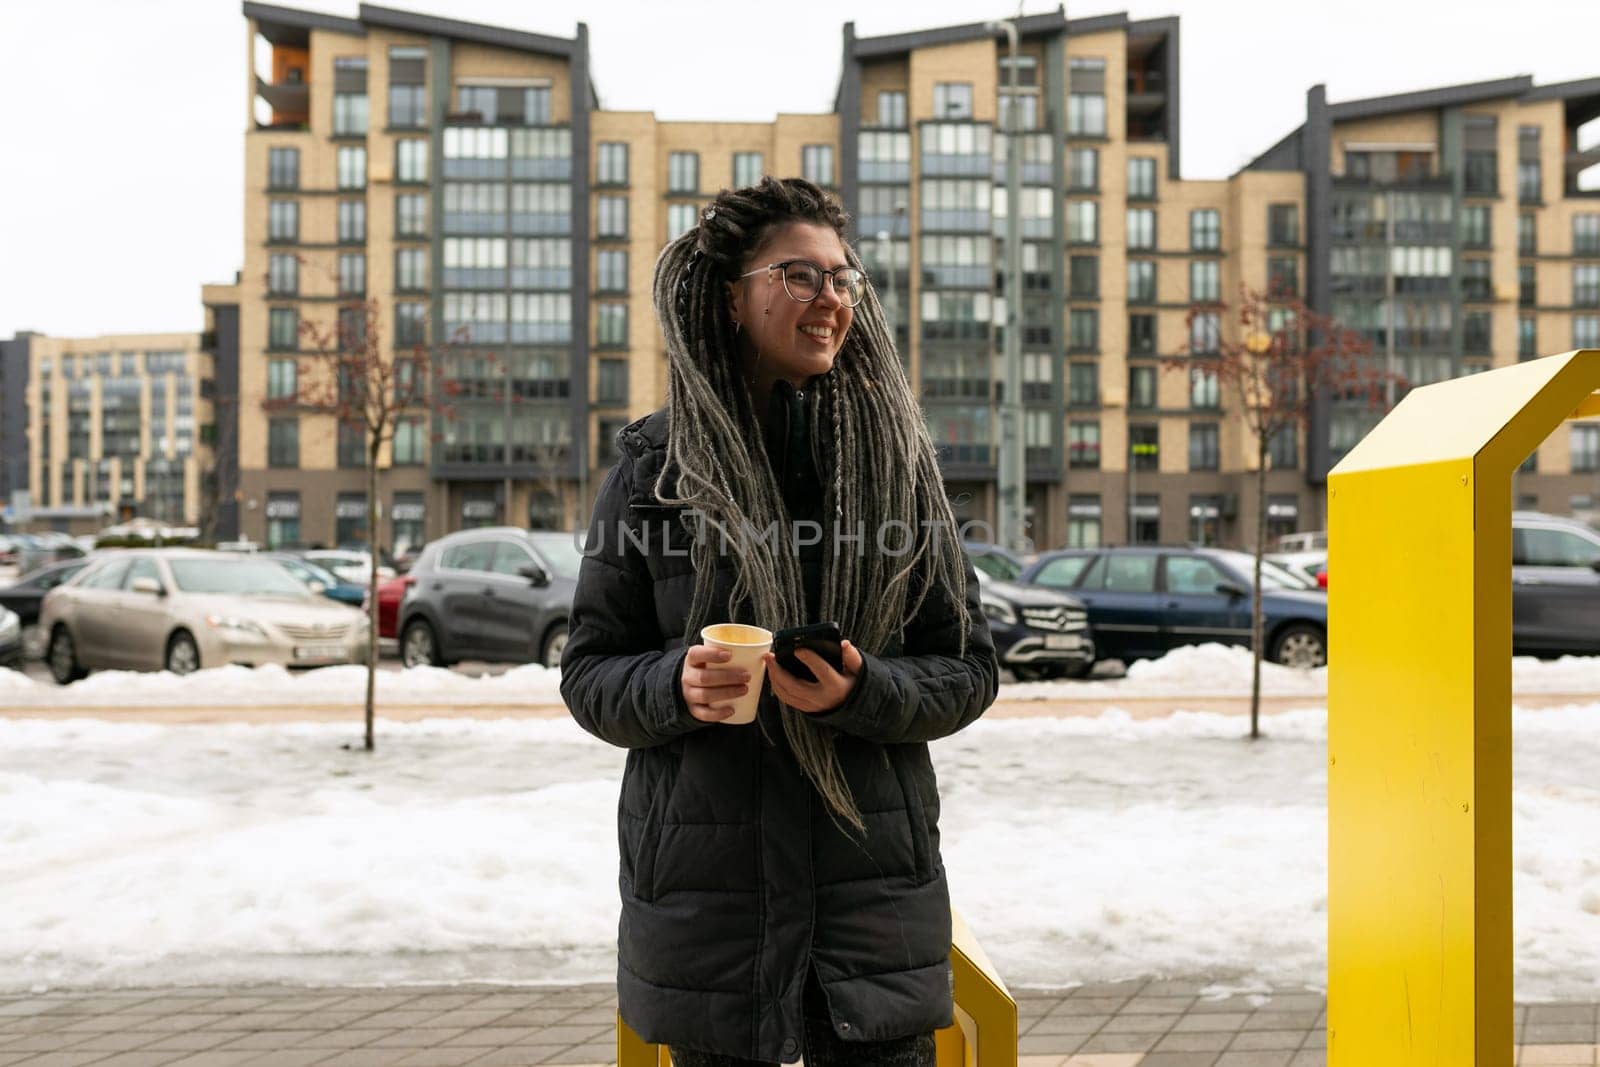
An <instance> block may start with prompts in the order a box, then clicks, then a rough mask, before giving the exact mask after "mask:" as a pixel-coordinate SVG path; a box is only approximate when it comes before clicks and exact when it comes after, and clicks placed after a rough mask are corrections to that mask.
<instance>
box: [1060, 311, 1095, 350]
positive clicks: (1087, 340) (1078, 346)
mask: <svg viewBox="0 0 1600 1067" xmlns="http://www.w3.org/2000/svg"><path fill="white" fill-rule="evenodd" d="M1067 327H1068V328H1067V348H1068V349H1069V350H1070V351H1073V352H1095V351H1098V350H1099V348H1100V312H1099V311H1097V310H1096V309H1094V308H1072V309H1071V310H1070V311H1068V312H1067Z"/></svg>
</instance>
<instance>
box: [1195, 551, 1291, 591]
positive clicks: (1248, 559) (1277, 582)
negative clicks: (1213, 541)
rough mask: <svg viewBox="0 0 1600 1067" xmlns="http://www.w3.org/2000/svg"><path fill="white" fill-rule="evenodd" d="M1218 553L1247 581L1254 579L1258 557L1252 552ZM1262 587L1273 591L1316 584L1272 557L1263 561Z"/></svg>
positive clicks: (1220, 557)
mask: <svg viewBox="0 0 1600 1067" xmlns="http://www.w3.org/2000/svg"><path fill="white" fill-rule="evenodd" d="M1216 554H1217V557H1218V558H1219V559H1221V560H1222V561H1223V562H1224V563H1226V564H1227V565H1228V566H1230V567H1232V568H1233V569H1234V570H1235V571H1237V572H1238V573H1239V574H1240V575H1242V576H1243V577H1244V579H1245V581H1247V582H1248V581H1251V580H1252V576H1253V575H1254V574H1255V572H1256V558H1255V557H1254V556H1252V555H1250V553H1248V552H1230V551H1227V550H1220V551H1218V552H1217V553H1216ZM1261 588H1263V589H1265V590H1267V591H1268V592H1271V591H1273V590H1277V589H1313V588H1315V586H1313V585H1312V584H1311V583H1310V582H1308V581H1306V580H1305V579H1304V578H1301V577H1300V576H1299V575H1297V574H1295V573H1294V572H1292V571H1288V570H1285V569H1284V568H1283V567H1281V566H1279V565H1278V564H1276V563H1274V562H1272V561H1271V560H1270V559H1264V560H1262V561H1261Z"/></svg>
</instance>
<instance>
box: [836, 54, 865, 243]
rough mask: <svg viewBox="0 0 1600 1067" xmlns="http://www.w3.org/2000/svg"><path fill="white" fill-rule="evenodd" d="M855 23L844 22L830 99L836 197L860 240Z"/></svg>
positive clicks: (858, 84)
mask: <svg viewBox="0 0 1600 1067" xmlns="http://www.w3.org/2000/svg"><path fill="white" fill-rule="evenodd" d="M855 33H856V24H855V23H854V22H847V23H845V24H844V55H843V59H842V65H841V67H840V68H839V93H838V96H836V97H835V98H834V103H833V106H834V111H835V112H836V113H837V114H838V116H839V199H841V200H842V201H844V209H845V210H846V211H848V212H849V213H850V229H851V235H850V236H851V238H852V239H853V240H854V241H856V242H858V243H859V242H860V240H861V233H860V225H859V222H858V215H859V212H860V208H861V190H860V181H859V176H858V172H859V170H860V164H861V160H860V153H861V144H860V139H859V137H858V136H857V134H858V132H859V131H860V129H861V64H860V63H859V62H858V61H857V60H856V59H855V57H854V55H853V54H852V53H853V51H854V48H855Z"/></svg>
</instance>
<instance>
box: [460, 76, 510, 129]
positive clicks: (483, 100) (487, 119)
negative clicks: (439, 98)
mask: <svg viewBox="0 0 1600 1067" xmlns="http://www.w3.org/2000/svg"><path fill="white" fill-rule="evenodd" d="M499 104H500V92H499V90H498V89H496V88H495V87H494V86H491V85H461V86H457V87H456V111H457V112H459V113H460V114H461V115H463V116H467V115H476V116H477V118H478V121H479V122H481V123H483V124H484V125H486V126H492V125H494V123H495V122H496V121H497V120H498V119H499V117H500V116H499Z"/></svg>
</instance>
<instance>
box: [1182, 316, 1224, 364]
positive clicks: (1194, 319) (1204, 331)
mask: <svg viewBox="0 0 1600 1067" xmlns="http://www.w3.org/2000/svg"><path fill="white" fill-rule="evenodd" d="M1221 343H1222V316H1220V315H1218V314H1217V313H1216V312H1214V311H1206V312H1201V313H1199V314H1196V315H1193V316H1191V317H1190V319H1189V352H1190V354H1191V355H1197V356H1198V355H1210V354H1212V353H1214V352H1216V351H1217V348H1218V346H1219V345H1220V344H1221Z"/></svg>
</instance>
